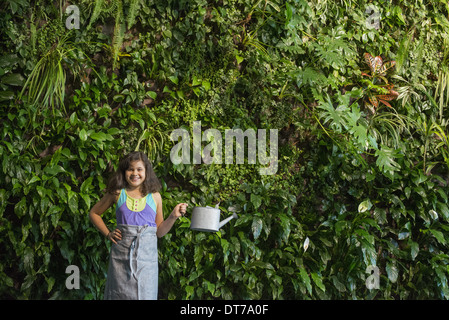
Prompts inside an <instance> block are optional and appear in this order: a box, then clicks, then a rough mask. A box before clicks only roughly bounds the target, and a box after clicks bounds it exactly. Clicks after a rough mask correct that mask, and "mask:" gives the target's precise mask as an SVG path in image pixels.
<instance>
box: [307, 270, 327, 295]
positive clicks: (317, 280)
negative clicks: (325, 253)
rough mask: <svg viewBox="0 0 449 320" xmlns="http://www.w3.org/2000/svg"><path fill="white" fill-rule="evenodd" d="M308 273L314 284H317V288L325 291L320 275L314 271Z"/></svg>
mask: <svg viewBox="0 0 449 320" xmlns="http://www.w3.org/2000/svg"><path fill="white" fill-rule="evenodd" d="M310 275H311V276H312V280H313V282H315V284H316V285H317V286H318V288H320V289H321V290H323V291H326V287H325V286H324V284H323V281H322V279H321V276H320V275H318V274H317V273H315V272H312V273H311V274H310Z"/></svg>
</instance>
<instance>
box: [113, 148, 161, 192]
mask: <svg viewBox="0 0 449 320" xmlns="http://www.w3.org/2000/svg"><path fill="white" fill-rule="evenodd" d="M139 160H140V161H142V162H143V164H144V166H145V180H144V181H143V183H142V184H141V186H140V192H141V193H142V196H145V195H147V194H149V193H153V192H158V191H159V190H160V189H161V183H160V182H159V179H158V178H157V177H156V174H155V173H154V170H153V166H152V165H151V162H150V161H149V160H148V157H147V155H146V154H145V153H143V152H140V151H134V152H131V153H130V154H128V155H127V156H126V157H124V158H123V159H121V160H120V162H119V164H118V168H117V170H116V171H115V172H114V174H113V175H112V177H111V178H110V179H109V183H108V187H107V189H106V191H107V192H109V193H111V194H114V195H116V194H117V192H119V190H121V189H123V188H126V187H127V186H128V183H127V182H126V179H125V171H126V170H128V168H129V166H130V165H131V162H133V161H139Z"/></svg>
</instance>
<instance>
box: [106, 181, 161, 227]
mask: <svg viewBox="0 0 449 320" xmlns="http://www.w3.org/2000/svg"><path fill="white" fill-rule="evenodd" d="M115 215H116V217H117V224H126V225H131V226H144V225H148V226H150V227H156V201H155V200H154V197H153V194H152V193H149V194H147V196H146V197H143V198H140V199H134V198H132V197H130V196H129V195H128V194H127V193H126V190H125V189H122V190H120V197H119V199H118V201H117V206H116V209H115Z"/></svg>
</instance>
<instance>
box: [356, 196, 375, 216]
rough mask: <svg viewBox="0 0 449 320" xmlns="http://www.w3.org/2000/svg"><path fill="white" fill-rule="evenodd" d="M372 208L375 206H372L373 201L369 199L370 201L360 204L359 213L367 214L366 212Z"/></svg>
mask: <svg viewBox="0 0 449 320" xmlns="http://www.w3.org/2000/svg"><path fill="white" fill-rule="evenodd" d="M372 206H373V205H372V204H371V201H370V200H369V199H368V200H365V201H363V202H361V203H360V204H359V208H358V211H359V212H360V213H362V212H365V211H367V210H369V209H371V207H372Z"/></svg>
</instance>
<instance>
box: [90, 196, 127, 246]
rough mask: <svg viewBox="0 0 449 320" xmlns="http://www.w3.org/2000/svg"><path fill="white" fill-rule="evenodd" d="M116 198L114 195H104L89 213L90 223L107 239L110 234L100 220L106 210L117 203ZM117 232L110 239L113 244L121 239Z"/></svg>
mask: <svg viewBox="0 0 449 320" xmlns="http://www.w3.org/2000/svg"><path fill="white" fill-rule="evenodd" d="M117 198H118V196H116V195H112V194H110V193H106V194H105V195H104V196H103V198H101V199H100V201H98V202H97V203H96V204H95V205H94V206H93V207H92V209H91V210H90V212H89V218H90V221H92V223H93V224H94V226H95V227H96V228H97V229H98V230H99V231H100V232H101V234H103V235H104V236H105V237H108V238H109V234H110V233H111V232H110V231H109V229H108V227H106V224H105V223H104V221H103V219H102V218H101V215H102V214H103V213H104V212H105V211H106V210H108V209H109V208H110V207H111V206H112V205H113V204H114V203H115V202H117ZM117 230H118V229H117ZM117 230H115V231H114V235H113V237H111V238H110V240H112V242H114V243H116V242H115V240H120V239H121V236H120V230H118V232H117ZM119 236H120V237H119ZM114 239H115V240H114Z"/></svg>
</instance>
